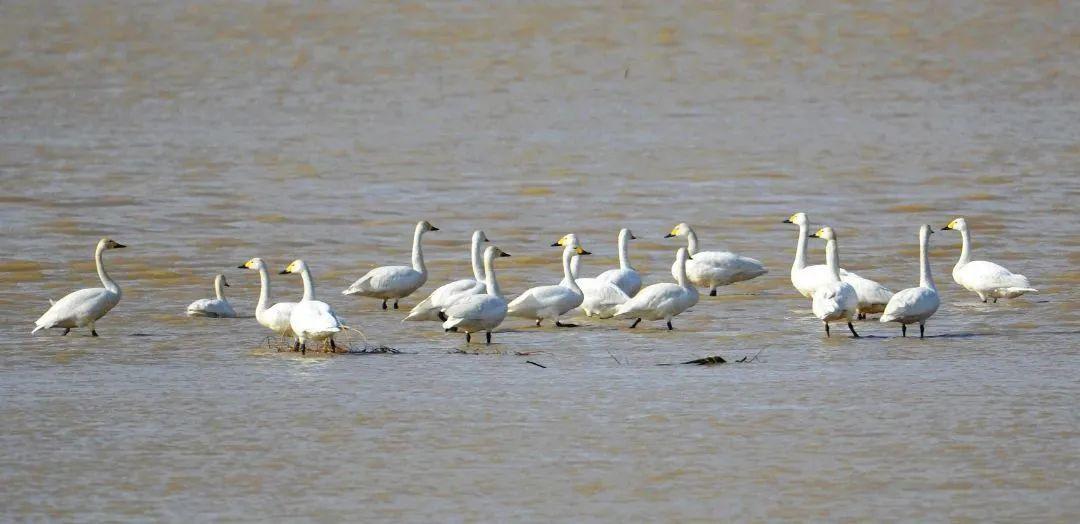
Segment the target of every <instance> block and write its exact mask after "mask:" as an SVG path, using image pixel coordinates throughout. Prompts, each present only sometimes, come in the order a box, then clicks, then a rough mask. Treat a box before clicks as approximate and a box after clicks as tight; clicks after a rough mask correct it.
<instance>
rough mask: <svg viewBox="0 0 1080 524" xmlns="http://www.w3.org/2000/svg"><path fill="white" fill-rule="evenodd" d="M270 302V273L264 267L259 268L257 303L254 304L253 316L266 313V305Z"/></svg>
mask: <svg viewBox="0 0 1080 524" xmlns="http://www.w3.org/2000/svg"><path fill="white" fill-rule="evenodd" d="M267 302H270V273H269V272H267V271H266V268H265V267H260V268H259V303H258V304H255V314H259V313H262V312H263V311H266V303H267Z"/></svg>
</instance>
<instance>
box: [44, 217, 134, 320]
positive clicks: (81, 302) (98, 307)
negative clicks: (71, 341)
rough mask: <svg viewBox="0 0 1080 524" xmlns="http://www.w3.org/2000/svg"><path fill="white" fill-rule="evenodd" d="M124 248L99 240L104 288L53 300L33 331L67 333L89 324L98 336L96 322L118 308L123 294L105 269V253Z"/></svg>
mask: <svg viewBox="0 0 1080 524" xmlns="http://www.w3.org/2000/svg"><path fill="white" fill-rule="evenodd" d="M125 247H127V246H125V245H123V244H120V243H118V242H116V241H115V240H112V239H110V238H103V239H101V240H99V241H98V243H97V247H95V248H94V265H95V266H97V274H98V278H99V279H101V285H102V286H104V287H99V288H88V289H80V290H78V291H75V292H72V293H69V294H68V295H67V296H65V297H64V298H61V299H60V300H58V301H56V302H52V301H50V302H52V306H51V307H49V309H48V310H47V311H45V314H43V315H41V317H40V318H38V319H37V321H35V322H34V330H33V331H31V332H30V334H31V335H33V334H34V333H37V332H38V331H41V330H43V329H51V328H64V333H63V334H64V335H67V334H68V333H69V332H71V330H72V328H81V327H89V328H90V335H91V336H95V337H96V336H98V333H97V329H96V328H95V327H94V323H95V322H97V321H98V320H100V319H101V317H104V316H105V314H106V313H108V312H109V311H110V310H112V308H114V307H116V305H117V304H119V303H120V297H121V293H120V286H118V285H116V282H114V281H113V279H112V278H109V274H108V273H106V272H105V263H104V262H103V260H102V254H103V253H104V252H105V251H107V250H110V249H122V248H125Z"/></svg>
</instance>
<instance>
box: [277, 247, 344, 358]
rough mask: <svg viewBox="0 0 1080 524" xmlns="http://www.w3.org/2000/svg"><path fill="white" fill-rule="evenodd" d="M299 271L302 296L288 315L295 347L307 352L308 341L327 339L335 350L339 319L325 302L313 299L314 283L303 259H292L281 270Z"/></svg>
mask: <svg viewBox="0 0 1080 524" xmlns="http://www.w3.org/2000/svg"><path fill="white" fill-rule="evenodd" d="M289 273H300V276H301V278H303V280H304V297H303V298H301V299H300V302H297V303H296V306H294V307H293V310H292V314H290V315H289V325H290V326H291V327H292V331H293V333H294V334H295V336H296V347H298V348H299V349H300V353H307V343H308V342H309V341H320V340H329V341H330V349H331V350H336V349H337V345H336V344H334V335H335V334H336V333H337V332H339V331H341V328H342V324H341V319H339V318H338V316H337V314H336V313H334V310H333V309H331V308H330V305H329V304H327V303H326V302H321V301H318V300H315V283H314V282H312V279H311V271H310V270H308V266H307V264H306V263H304V261H303V260H294V261H293V262H292V263H291V264H289V265H288V266H287V267H286V268H285V269H284V270H283V271H282V272H281V274H282V275H286V274H289Z"/></svg>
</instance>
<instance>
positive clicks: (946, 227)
mask: <svg viewBox="0 0 1080 524" xmlns="http://www.w3.org/2000/svg"><path fill="white" fill-rule="evenodd" d="M950 229H952V227H951V226H945V227H943V228H941V230H942V231H948V230H950Z"/></svg>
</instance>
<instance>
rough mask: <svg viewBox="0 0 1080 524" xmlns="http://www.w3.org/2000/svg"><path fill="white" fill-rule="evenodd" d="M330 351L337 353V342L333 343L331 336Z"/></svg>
mask: <svg viewBox="0 0 1080 524" xmlns="http://www.w3.org/2000/svg"><path fill="white" fill-rule="evenodd" d="M330 352H331V353H337V344H335V343H334V339H333V337H331V338H330Z"/></svg>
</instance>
